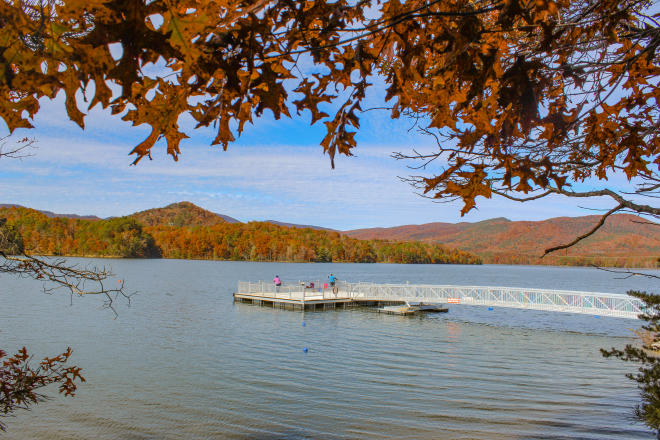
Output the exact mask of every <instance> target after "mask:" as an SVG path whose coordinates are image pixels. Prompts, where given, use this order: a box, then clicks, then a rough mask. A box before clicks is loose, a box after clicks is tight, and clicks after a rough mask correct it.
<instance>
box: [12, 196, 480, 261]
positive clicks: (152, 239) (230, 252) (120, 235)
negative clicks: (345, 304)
mask: <svg viewBox="0 0 660 440" xmlns="http://www.w3.org/2000/svg"><path fill="white" fill-rule="evenodd" d="M0 218H6V219H7V225H8V226H9V227H12V228H13V229H15V230H16V231H18V232H19V233H20V234H21V236H22V237H23V243H24V246H25V250H26V251H27V252H28V253H32V254H38V255H61V256H88V257H130V258H149V257H163V258H183V259H216V260H236V261H283V262H284V261H288V262H356V263H432V264H450V263H459V264H479V263H480V262H481V261H480V259H479V258H478V257H476V256H474V255H473V254H470V253H469V252H464V251H460V250H457V249H451V248H448V247H445V246H442V245H437V244H432V243H422V242H405V241H401V242H392V241H383V240H360V239H356V238H351V237H347V236H345V235H341V234H339V233H338V232H333V231H324V230H315V229H311V228H292V227H285V226H279V225H274V224H272V223H267V222H250V223H229V222H227V221H225V220H224V219H223V218H222V217H221V216H220V215H218V214H214V213H211V212H209V211H206V210H203V209H202V208H199V207H197V206H195V205H193V204H191V203H187V202H185V203H178V204H173V205H169V206H167V207H165V208H157V209H153V210H147V211H142V212H139V213H136V214H135V215H134V216H127V217H119V218H110V219H104V220H85V219H78V218H60V217H54V218H52V217H48V216H46V215H45V214H43V213H41V212H39V211H36V210H34V209H29V208H23V207H10V208H2V209H0Z"/></svg>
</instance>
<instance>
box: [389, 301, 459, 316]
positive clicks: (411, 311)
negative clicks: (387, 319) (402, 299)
mask: <svg viewBox="0 0 660 440" xmlns="http://www.w3.org/2000/svg"><path fill="white" fill-rule="evenodd" d="M448 311H449V309H448V308H447V307H445V306H443V305H442V304H423V303H420V304H408V303H406V304H405V305H402V306H385V307H381V308H379V309H378V313H387V314H388V315H418V314H420V313H447V312H448Z"/></svg>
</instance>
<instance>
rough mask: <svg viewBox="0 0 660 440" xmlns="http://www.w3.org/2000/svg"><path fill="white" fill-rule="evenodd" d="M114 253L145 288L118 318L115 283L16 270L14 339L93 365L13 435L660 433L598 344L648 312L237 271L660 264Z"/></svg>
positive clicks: (10, 316) (408, 273)
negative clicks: (270, 259)
mask: <svg viewBox="0 0 660 440" xmlns="http://www.w3.org/2000/svg"><path fill="white" fill-rule="evenodd" d="M112 265H113V268H114V270H115V272H117V273H118V274H121V278H122V279H124V278H125V279H127V280H128V282H129V283H130V284H129V285H130V286H131V288H134V289H136V290H139V292H140V295H138V296H137V297H136V298H135V299H134V301H133V305H132V306H131V307H130V308H125V307H124V308H121V307H120V309H119V312H120V316H119V318H118V319H116V320H113V319H112V316H111V315H110V314H109V313H106V312H104V311H102V310H98V306H99V304H100V300H99V301H95V300H94V299H90V298H87V299H85V300H83V301H81V300H76V301H74V305H73V307H70V306H69V305H68V299H67V298H65V297H62V296H45V295H43V294H42V293H40V284H39V283H32V282H29V281H25V280H14V279H7V278H2V284H0V298H2V307H1V308H0V347H3V348H6V349H10V350H11V349H15V348H17V347H19V346H22V345H27V346H28V347H29V348H30V350H31V351H33V352H35V353H37V354H38V355H52V354H54V353H56V352H58V350H59V351H60V352H61V350H62V348H65V347H66V346H67V345H71V346H72V347H74V350H75V352H74V357H75V359H74V362H75V363H77V364H78V365H80V366H82V367H83V368H84V369H85V372H86V378H87V379H88V383H87V384H85V385H84V386H83V387H82V388H81V389H80V392H79V395H78V396H76V398H74V399H66V400H65V399H62V398H59V397H57V398H55V399H53V400H51V401H50V402H47V403H44V404H42V405H39V406H37V407H35V410H34V411H32V412H30V413H22V414H19V416H18V417H17V418H15V419H11V420H9V433H8V435H6V437H5V438H8V439H23V438H30V439H32V438H35V439H68V438H81V439H83V438H84V439H117V438H121V439H124V438H127V439H160V438H193V439H194V438H199V439H203V438H204V439H205V438H229V439H358V438H359V439H381V438H391V439H435V438H448V439H465V438H488V439H530V438H534V439H544V438H547V439H551V438H552V439H557V438H570V439H575V438H584V439H607V438H610V439H621V438H644V439H646V438H653V436H652V435H651V434H650V433H649V432H648V431H647V430H646V429H645V428H644V427H643V426H640V425H639V424H636V423H634V422H633V420H632V412H631V411H632V407H633V406H634V404H635V403H636V401H637V400H638V396H637V391H636V388H635V386H634V384H633V383H632V382H631V381H629V380H627V379H626V378H625V377H624V374H625V373H626V372H629V371H631V366H630V365H626V364H624V363H622V362H620V361H618V360H611V359H604V358H602V357H601V355H600V353H599V351H598V350H599V348H600V347H610V346H622V345H624V344H625V343H627V342H628V341H629V340H630V339H629V336H630V334H631V333H630V329H631V328H634V327H636V326H638V325H639V323H638V322H636V321H632V320H622V319H614V318H600V319H595V318H594V317H593V316H588V315H568V314H558V313H547V312H540V311H526V310H516V309H502V308H494V309H493V310H488V309H487V308H485V307H469V306H452V307H451V308H450V312H449V313H446V314H437V315H425V316H421V317H401V316H390V315H382V314H377V313H374V312H373V311H370V310H365V309H347V310H336V311H325V312H321V311H319V312H305V313H302V312H291V311H285V310H280V309H273V308H266V307H258V306H251V305H247V304H234V303H233V302H232V297H231V293H232V292H233V291H234V289H235V287H236V283H237V281H238V280H239V279H242V280H256V279H272V277H273V276H274V274H275V273H277V274H279V275H280V276H281V277H282V278H283V279H284V280H306V279H318V278H319V277H321V278H322V277H325V276H327V273H329V272H333V273H335V274H338V276H339V277H340V278H341V279H345V280H349V281H374V282H405V281H407V280H410V281H411V282H419V283H436V284H452V283H455V284H473V285H505V286H536V287H547V288H557V289H573V290H592V291H605V292H614V293H621V292H623V291H625V290H627V289H628V288H637V289H641V290H652V289H653V288H654V286H653V285H652V284H650V281H646V280H627V281H626V282H623V281H617V280H613V279H612V274H607V273H604V272H601V271H597V270H593V269H576V268H544V267H509V266H480V267H478V266H475V267H469V266H398V265H362V264H334V265H325V264H307V265H305V264H266V263H264V264H258V263H234V262H202V261H172V260H170V261H162V260H152V261H141V260H133V261H131V260H121V261H113V262H112ZM326 272H327V273H326ZM303 322H304V323H305V326H303V325H302V323H303ZM304 347H308V348H309V350H308V352H307V353H304V352H303V350H302V349H303V348H304Z"/></svg>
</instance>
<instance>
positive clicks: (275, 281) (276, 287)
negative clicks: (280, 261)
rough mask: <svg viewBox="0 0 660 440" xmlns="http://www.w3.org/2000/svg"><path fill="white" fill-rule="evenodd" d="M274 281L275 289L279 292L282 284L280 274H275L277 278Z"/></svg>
mask: <svg viewBox="0 0 660 440" xmlns="http://www.w3.org/2000/svg"><path fill="white" fill-rule="evenodd" d="M273 283H275V291H276V292H279V291H280V286H281V285H282V280H281V279H280V276H279V275H275V278H273Z"/></svg>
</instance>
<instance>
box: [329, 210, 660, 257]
mask: <svg viewBox="0 0 660 440" xmlns="http://www.w3.org/2000/svg"><path fill="white" fill-rule="evenodd" d="M600 217H601V216H599V215H588V216H578V217H568V216H562V217H553V218H550V219H546V220H539V221H531V220H523V221H511V220H508V219H506V218H503V217H499V218H495V219H488V220H485V221H480V222H460V223H444V222H434V223H425V224H421V225H402V226H395V227H390V228H363V229H354V230H349V231H343V232H342V233H343V234H345V235H347V236H349V237H352V238H360V239H379V240H419V241H422V242H427V243H436V244H443V245H447V246H452V247H456V248H458V249H462V250H464V251H468V252H473V253H475V254H477V255H479V256H481V257H482V258H483V259H484V262H485V263H512V264H539V263H541V264H548V263H547V261H551V262H553V263H557V264H562V263H561V261H560V260H562V259H563V260H565V262H566V264H568V260H570V259H573V260H580V259H585V258H599V259H600V260H604V259H613V260H617V259H627V260H629V261H631V260H632V261H635V262H639V264H641V265H642V267H655V266H656V265H657V258H658V256H660V224H657V223H653V222H649V221H648V220H646V219H642V218H641V217H637V216H635V215H631V214H615V215H612V216H610V217H608V219H607V221H606V222H605V224H604V225H603V227H601V228H600V229H599V230H598V231H596V232H595V233H594V234H593V235H592V236H590V237H588V238H586V239H585V240H583V241H581V242H580V243H578V244H576V245H575V246H572V247H571V248H569V249H567V250H563V251H561V252H555V253H553V254H549V255H548V256H546V257H544V260H546V261H540V260H539V258H540V257H541V256H542V255H543V253H544V251H545V249H547V248H550V247H552V246H557V245H560V244H564V243H568V242H570V241H571V240H573V239H574V238H575V237H577V236H579V235H582V234H584V233H586V232H588V231H589V230H591V228H593V226H595V225H596V224H597V222H598V221H599V220H600ZM640 221H642V222H643V223H638V222H640ZM654 261H655V263H654Z"/></svg>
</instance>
